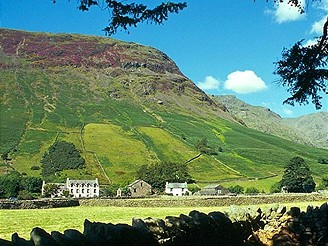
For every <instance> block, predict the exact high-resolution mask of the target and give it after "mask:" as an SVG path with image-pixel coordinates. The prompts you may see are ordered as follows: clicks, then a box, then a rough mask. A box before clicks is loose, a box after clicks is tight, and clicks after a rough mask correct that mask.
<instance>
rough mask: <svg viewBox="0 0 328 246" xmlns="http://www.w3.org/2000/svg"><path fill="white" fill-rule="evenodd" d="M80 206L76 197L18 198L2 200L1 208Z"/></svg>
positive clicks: (0, 202)
mask: <svg viewBox="0 0 328 246" xmlns="http://www.w3.org/2000/svg"><path fill="white" fill-rule="evenodd" d="M75 206H80V202H79V200H76V199H40V200H17V201H7V200H2V201H0V209H40V208H60V207H75Z"/></svg>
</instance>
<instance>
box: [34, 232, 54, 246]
mask: <svg viewBox="0 0 328 246" xmlns="http://www.w3.org/2000/svg"><path fill="white" fill-rule="evenodd" d="M30 235H31V241H32V242H33V243H34V245H35V246H57V245H58V244H57V243H56V241H55V240H54V239H53V238H52V237H51V235H50V234H49V233H47V232H46V231H45V230H43V229H42V228H39V227H35V228H33V229H32V231H31V233H30Z"/></svg>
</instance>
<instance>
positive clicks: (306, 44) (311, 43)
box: [304, 39, 318, 47]
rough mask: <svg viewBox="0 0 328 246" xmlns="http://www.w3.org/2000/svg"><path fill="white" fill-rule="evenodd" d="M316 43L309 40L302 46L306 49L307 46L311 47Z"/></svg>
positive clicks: (314, 40) (313, 40) (316, 41)
mask: <svg viewBox="0 0 328 246" xmlns="http://www.w3.org/2000/svg"><path fill="white" fill-rule="evenodd" d="M317 43H318V40H317V39H310V40H308V41H306V43H305V44H304V47H308V46H312V45H315V44H317Z"/></svg>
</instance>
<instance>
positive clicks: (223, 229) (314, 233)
mask: <svg viewBox="0 0 328 246" xmlns="http://www.w3.org/2000/svg"><path fill="white" fill-rule="evenodd" d="M327 213H328V205H327V203H324V204H322V205H321V206H320V207H316V208H313V207H311V206H309V207H308V208H307V210H306V211H304V212H301V210H300V209H299V208H297V207H292V208H290V210H289V211H287V209H286V207H279V206H275V207H272V208H270V209H268V210H267V211H262V210H261V209H258V210H249V209H241V208H238V207H231V209H230V210H229V211H228V212H227V213H226V214H224V213H222V212H211V213H209V214H205V213H202V212H199V211H191V212H190V213H189V214H188V215H184V214H181V215H180V216H178V217H174V216H167V217H166V218H165V219H156V218H146V219H137V218H134V219H132V226H130V225H127V224H116V225H114V224H111V223H107V224H106V223H100V222H90V221H88V220H85V222H84V232H83V234H82V233H81V232H79V231H77V230H73V229H69V230H65V231H64V233H63V234H62V233H60V232H57V231H55V232H51V234H49V233H47V232H46V231H45V230H43V229H41V228H38V227H36V228H34V229H33V230H32V232H31V238H30V240H29V241H27V240H25V239H23V238H20V237H19V236H18V235H17V233H14V234H13V236H12V241H11V242H9V241H5V240H0V246H1V245H23V246H24V245H31V246H34V245H35V246H43V245H47V246H59V245H61V246H66V245H67V246H68V245H70V246H72V245H73V246H74V245H80V246H85V245H95V246H102V245H111V246H116V245H117V246H123V245H134V246H139V245H140V246H157V245H164V246H182V245H188V246H202V245H204V246H208V245H211V246H216V245H217V246H221V245H222V246H223V245H224V246H225V245H229V246H243V245H245V246H250V245H254V246H264V245H265V246H279V245H281V246H282V245H295V246H296V245H297V246H298V245H317V246H326V245H328V226H327V224H328V220H327Z"/></svg>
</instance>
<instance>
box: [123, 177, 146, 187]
mask: <svg viewBox="0 0 328 246" xmlns="http://www.w3.org/2000/svg"><path fill="white" fill-rule="evenodd" d="M139 182H143V183H145V184H147V185H149V186H150V184H148V183H147V182H146V181H144V180H142V179H137V180H135V181H133V182H132V183H131V184H129V185H128V187H132V186H134V185H135V184H138V183H139Z"/></svg>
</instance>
